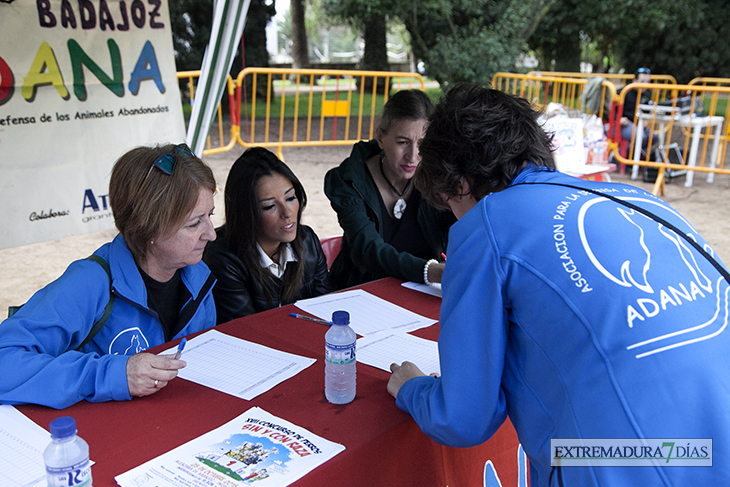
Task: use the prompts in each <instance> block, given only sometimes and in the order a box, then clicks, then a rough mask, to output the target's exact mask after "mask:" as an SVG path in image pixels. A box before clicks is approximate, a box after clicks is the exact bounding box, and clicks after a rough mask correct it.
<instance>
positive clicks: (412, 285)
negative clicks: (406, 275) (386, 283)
mask: <svg viewBox="0 0 730 487" xmlns="http://www.w3.org/2000/svg"><path fill="white" fill-rule="evenodd" d="M401 286H403V287H407V288H408V289H413V290H414V291H419V292H422V293H426V294H430V295H431V296H436V297H439V298H440V297H442V295H441V283H440V282H435V283H433V284H423V283H422V282H421V283H419V282H413V281H407V282H404V283H403V284H401Z"/></svg>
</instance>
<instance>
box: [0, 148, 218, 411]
mask: <svg viewBox="0 0 730 487" xmlns="http://www.w3.org/2000/svg"><path fill="white" fill-rule="evenodd" d="M215 190H216V184H215V178H214V177H213V172H212V171H211V170H210V168H209V167H208V166H206V165H205V164H204V163H203V162H202V161H201V160H200V159H198V158H197V157H195V155H193V153H192V152H190V149H189V148H188V147H187V146H186V145H185V144H181V145H178V146H174V145H165V146H161V147H138V148H136V149H132V150H131V151H129V152H127V153H126V154H124V155H123V156H122V157H120V158H119V160H118V161H117V162H116V163H115V164H114V167H113V169H112V174H111V179H110V181H109V203H110V205H111V208H112V213H113V214H114V223H115V224H116V226H117V229H118V230H119V235H117V237H116V238H115V239H114V240H113V241H112V242H110V243H107V244H105V245H103V246H102V247H100V248H99V249H98V250H96V252H94V255H92V256H91V257H89V258H88V259H82V260H79V261H76V262H73V263H72V264H71V265H70V266H69V267H68V269H66V272H64V274H63V275H62V276H61V277H59V278H58V279H57V280H55V281H54V282H52V283H50V284H49V285H47V286H46V287H44V288H43V289H41V290H40V291H38V292H36V293H35V294H34V295H33V297H31V298H30V300H29V301H28V302H27V303H25V304H24V305H23V306H22V307H21V308H20V310H19V311H17V312H16V313H15V314H14V315H13V316H12V317H10V318H8V319H7V320H5V321H4V322H3V323H2V324H1V325H0V330H2V332H0V369H2V370H3V371H4V372H3V373H2V374H0V403H3V404H22V403H32V404H42V405H46V406H50V407H53V408H59V409H60V408H64V407H67V406H70V405H71V404H74V403H76V402H78V401H81V400H84V399H85V400H87V401H90V402H101V401H110V400H116V401H121V400H129V399H131V398H132V397H133V396H146V395H149V394H154V393H155V392H157V391H158V390H160V389H161V388H163V387H165V386H166V385H167V383H168V382H169V381H171V380H172V379H173V378H174V377H176V376H177V371H178V369H180V368H182V367H184V366H185V362H183V361H182V360H175V359H174V358H173V357H172V356H158V355H154V354H151V353H146V352H145V350H147V349H148V348H151V347H154V346H157V345H160V344H162V343H165V342H167V341H170V340H174V339H176V338H180V337H182V336H185V335H189V334H191V333H195V332H198V331H202V330H205V329H207V328H210V327H212V326H214V325H215V304H214V302H213V295H212V292H211V287H212V285H213V283H214V282H215V279H214V278H213V276H212V275H211V273H210V271H209V270H208V267H207V266H206V265H205V264H203V263H202V262H201V258H202V256H203V249H204V248H205V245H206V244H207V243H208V242H209V241H211V240H213V239H215V231H214V228H213V224H212V223H211V221H210V216H211V215H212V213H213V193H214V192H215ZM10 371H12V373H11V372H10Z"/></svg>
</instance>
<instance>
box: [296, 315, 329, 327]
mask: <svg viewBox="0 0 730 487" xmlns="http://www.w3.org/2000/svg"><path fill="white" fill-rule="evenodd" d="M290 314H291V315H292V316H293V317H294V318H299V319H300V320H307V321H314V322H315V323H321V324H323V325H329V324H330V322H329V321H325V320H320V319H319V318H312V317H311V316H307V315H300V314H298V313H290Z"/></svg>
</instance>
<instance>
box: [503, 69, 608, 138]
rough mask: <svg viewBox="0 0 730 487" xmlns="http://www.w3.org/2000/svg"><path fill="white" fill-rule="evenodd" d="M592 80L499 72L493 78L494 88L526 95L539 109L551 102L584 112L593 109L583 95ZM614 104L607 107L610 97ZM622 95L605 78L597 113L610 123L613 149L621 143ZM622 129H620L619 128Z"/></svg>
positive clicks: (522, 95)
mask: <svg viewBox="0 0 730 487" xmlns="http://www.w3.org/2000/svg"><path fill="white" fill-rule="evenodd" d="M587 83H588V79H586V78H582V79H581V78H577V77H575V78H560V77H554V76H532V75H529V74H515V73H497V74H495V75H494V77H493V78H492V88H494V89H497V90H500V91H504V92H506V93H510V94H512V95H517V96H520V97H522V98H525V99H526V100H528V101H529V102H530V104H531V105H532V106H533V107H534V108H536V109H544V108H545V107H546V106H547V105H548V104H549V103H551V102H555V103H560V104H561V105H564V106H566V107H568V108H573V109H575V110H578V111H580V112H582V113H587V112H588V111H589V110H588V108H587V107H585V106H584V104H583V101H582V98H581V95H582V94H583V90H584V88H585V86H586V84H587ZM607 98H608V99H610V100H611V105H610V106H606V99H607ZM618 100H619V98H618V96H617V94H616V87H615V86H614V84H613V83H611V82H609V81H606V80H604V81H603V82H602V83H601V103H600V106H599V108H598V111H597V112H595V115H597V116H598V117H599V118H601V119H602V120H603V121H604V122H605V123H607V124H608V125H609V129H608V134H609V137H608V138H609V150H613V149H614V148H616V147H617V146H618V140H617V139H616V138H615V137H613V134H616V132H617V128H616V124H617V121H616V120H615V117H614V115H615V113H616V110H615V105H616V103H617V102H618ZM618 130H619V131H620V129H618Z"/></svg>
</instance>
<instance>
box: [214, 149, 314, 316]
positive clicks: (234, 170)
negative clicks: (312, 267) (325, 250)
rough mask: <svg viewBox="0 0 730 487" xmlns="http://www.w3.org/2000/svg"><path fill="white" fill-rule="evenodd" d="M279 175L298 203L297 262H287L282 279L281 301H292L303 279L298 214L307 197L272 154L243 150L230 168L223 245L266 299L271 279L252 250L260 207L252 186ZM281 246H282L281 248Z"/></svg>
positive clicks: (294, 245)
mask: <svg viewBox="0 0 730 487" xmlns="http://www.w3.org/2000/svg"><path fill="white" fill-rule="evenodd" d="M274 174H281V175H282V176H284V177H285V178H287V179H288V180H289V181H291V183H292V186H294V193H295V194H296V197H297V199H298V200H299V212H298V213H297V236H296V238H295V239H294V241H293V242H291V246H292V250H293V251H294V256H295V257H296V258H297V262H290V263H289V264H287V266H286V272H285V273H284V276H283V277H282V280H283V282H284V287H283V289H282V295H281V301H282V302H287V301H291V300H293V299H295V298H296V297H297V296H298V295H299V292H300V291H301V287H302V280H303V278H304V257H305V255H304V244H303V242H302V228H301V221H302V211H304V207H305V206H307V194H306V193H305V192H304V187H303V186H302V183H300V182H299V179H297V177H296V176H295V175H294V173H293V172H292V170H291V169H289V166H287V165H286V164H284V163H283V162H282V161H280V160H279V158H278V157H276V155H275V154H273V153H272V152H270V151H268V150H266V149H264V148H262V147H252V148H250V149H247V150H246V151H245V152H244V153H243V154H241V156H240V157H239V158H238V159H236V162H234V163H233V166H231V170H230V172H229V173H228V179H227V180H226V189H225V193H224V196H225V202H226V244H227V246H228V248H229V249H230V250H231V251H232V252H233V253H235V254H236V255H237V256H238V258H239V259H241V262H243V264H244V265H245V266H246V267H247V268H248V269H249V271H250V272H251V274H252V275H253V276H254V277H255V278H256V279H257V280H258V282H260V283H261V284H262V287H263V288H264V292H265V293H266V294H267V296H268V298H269V299H272V296H271V286H269V285H267V284H268V283H270V282H271V281H272V280H273V279H274V276H273V275H272V274H271V272H269V271H268V270H266V269H264V268H263V267H261V264H260V263H259V253H258V249H257V247H256V243H257V240H256V238H257V236H258V231H259V228H260V227H261V205H260V204H259V200H258V197H257V195H256V184H257V183H258V181H259V179H261V178H262V177H265V176H273V175H274ZM281 245H284V244H281Z"/></svg>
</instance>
